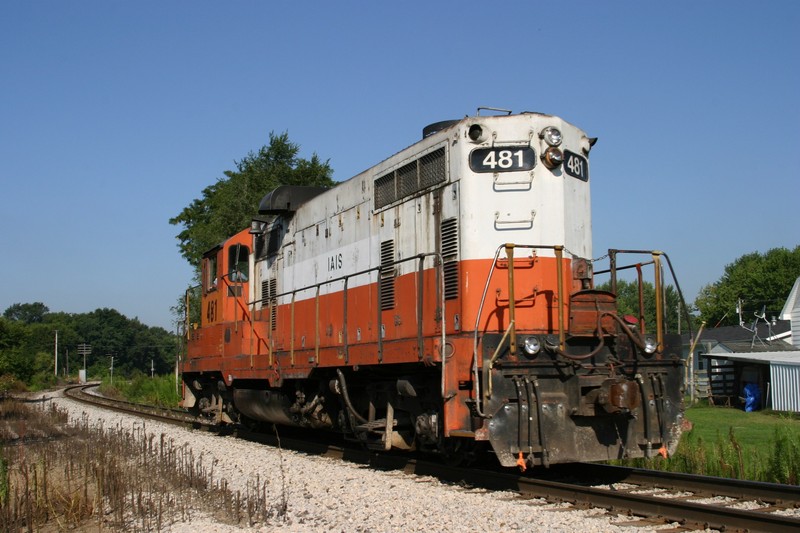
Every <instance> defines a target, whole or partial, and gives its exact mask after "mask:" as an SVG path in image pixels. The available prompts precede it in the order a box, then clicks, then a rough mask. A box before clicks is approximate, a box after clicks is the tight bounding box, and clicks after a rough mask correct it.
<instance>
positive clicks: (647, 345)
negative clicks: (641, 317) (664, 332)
mask: <svg viewBox="0 0 800 533" xmlns="http://www.w3.org/2000/svg"><path fill="white" fill-rule="evenodd" d="M657 347H658V345H657V344H656V339H655V337H653V336H652V335H647V336H646V337H645V338H644V352H645V353H646V354H652V353H654V352H655V351H656V348H657Z"/></svg>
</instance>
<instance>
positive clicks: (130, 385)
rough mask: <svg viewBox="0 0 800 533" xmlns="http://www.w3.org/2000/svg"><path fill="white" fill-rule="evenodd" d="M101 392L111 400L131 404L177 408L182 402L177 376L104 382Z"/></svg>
mask: <svg viewBox="0 0 800 533" xmlns="http://www.w3.org/2000/svg"><path fill="white" fill-rule="evenodd" d="M100 392H101V393H102V394H103V395H104V396H107V397H109V398H124V399H126V400H128V401H129V402H135V403H144V404H148V405H156V406H159V407H175V406H177V405H178V402H179V401H180V400H181V395H180V390H179V389H177V388H176V386H175V376H174V375H166V376H155V377H150V376H146V375H144V374H137V375H135V376H134V377H133V378H132V379H130V380H121V379H116V380H114V384H113V386H112V385H111V382H110V381H107V380H103V383H102V384H101V386H100Z"/></svg>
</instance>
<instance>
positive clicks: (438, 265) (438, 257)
mask: <svg viewBox="0 0 800 533" xmlns="http://www.w3.org/2000/svg"><path fill="white" fill-rule="evenodd" d="M426 258H433V259H434V260H435V261H434V268H435V269H436V271H437V279H438V281H439V283H438V286H437V293H438V294H437V297H438V305H439V306H440V309H441V311H440V312H439V313H437V315H436V316H435V317H434V320H441V321H442V322H443V324H442V328H441V330H442V333H441V348H440V350H441V356H442V375H443V376H444V366H445V359H446V353H445V345H446V341H447V336H446V335H447V334H446V331H445V330H446V328H445V324H444V310H445V298H444V276H443V275H442V273H441V269H442V268H443V265H444V261H443V260H442V254H441V253H439V252H428V253H421V254H417V255H414V256H411V257H407V258H404V259H399V260H397V261H392V262H391V263H386V264H382V265H379V266H375V267H371V268H367V269H364V270H359V271H357V272H353V273H350V274H345V275H343V276H339V277H336V278H332V279H329V280H325V281H321V282H319V283H314V284H311V285H306V286H303V287H300V288H295V289H292V290H289V291H285V292H281V293H277V294H274V295H271V296H270V297H269V300H270V303H269V307H270V311H269V312H270V313H271V312H272V311H271V307H272V305H273V304H272V302H273V301H274V302H277V301H278V299H279V298H282V297H285V296H289V295H291V296H292V302H291V305H292V314H291V317H290V320H291V324H290V328H291V336H292V339H291V341H290V354H291V364H292V365H294V322H295V319H294V302H295V298H296V294H297V293H298V292H305V291H310V290H312V289H314V290H315V295H314V297H313V298H314V300H315V341H314V344H315V348H314V350H315V356H314V359H315V363H316V364H319V350H320V331H319V298H320V289H321V288H322V287H323V286H327V285H332V284H334V283H339V282H343V283H344V287H343V302H342V304H343V313H344V315H343V321H344V323H343V326H344V331H343V336H342V338H343V342H344V350H345V364H348V363H349V350H350V342H349V339H348V334H347V312H348V301H347V293H348V290H349V282H350V280H351V279H352V278H355V277H357V276H364V275H367V274H371V273H373V272H377V273H378V281H377V285H378V290H377V298H376V299H377V301H376V303H377V305H376V307H377V313H378V331H377V339H378V340H377V343H378V361H379V362H382V361H383V317H382V310H381V283H380V273H381V271H383V270H384V269H390V268H394V267H395V266H396V265H399V264H402V263H406V262H408V261H419V267H418V269H417V272H416V275H417V295H416V311H417V348H418V351H419V359H420V360H422V359H423V358H424V354H423V351H424V342H423V334H422V332H423V310H424V306H423V301H422V300H423V297H424V295H423V290H422V289H423V287H422V279H423V277H422V276H423V273H424V270H425V269H424V263H425V259H426ZM263 301H264V298H263V297H262V298H260V299H255V300H252V301H248V302H246V303H245V305H247V306H248V307H253V308H254V307H255V305H256V304H257V303H259V302H263ZM237 303H238V304H239V305H240V306H242V303H241V302H239V300H238V299H237ZM276 305H277V304H276ZM248 316H251V314H250V313H248ZM439 316H440V317H441V318H438V317H439ZM269 331H270V337H271V336H272V334H271V331H272V329H271V327H270V329H269ZM267 346H268V348H269V352H270V358H271V356H272V347H271V346H270V343H269V342H267ZM269 364H270V366H271V365H272V360H271V359H270V363H269ZM442 387H444V378H443V383H442Z"/></svg>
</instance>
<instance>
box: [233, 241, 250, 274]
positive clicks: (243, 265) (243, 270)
mask: <svg viewBox="0 0 800 533" xmlns="http://www.w3.org/2000/svg"><path fill="white" fill-rule="evenodd" d="M249 256H250V249H249V248H248V247H247V246H244V245H241V244H235V245H233V246H231V247H230V248H228V279H230V280H231V281H232V282H243V281H247V280H248V279H250V275H249V274H250V273H249V267H250V262H249V259H248V258H249Z"/></svg>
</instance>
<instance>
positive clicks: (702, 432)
mask: <svg viewBox="0 0 800 533" xmlns="http://www.w3.org/2000/svg"><path fill="white" fill-rule="evenodd" d="M686 418H687V419H688V420H689V421H691V422H692V424H693V428H692V429H691V431H688V432H684V435H683V438H682V439H681V442H680V445H679V446H678V450H677V451H676V453H675V455H673V456H672V457H670V458H669V459H667V460H662V459H660V458H653V459H634V460H630V461H624V462H622V463H623V464H627V465H630V466H636V467H641V468H653V469H657V470H667V471H671V472H686V473H691V474H703V475H710V476H720V477H730V478H736V479H750V480H753V481H768V482H774V483H786V484H792V485H797V484H798V483H800V419H798V417H797V415H796V414H795V415H791V414H787V413H777V412H773V411H756V412H752V413H746V412H744V411H742V410H739V409H731V408H724V407H705V406H698V407H692V408H689V409H687V410H686Z"/></svg>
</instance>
